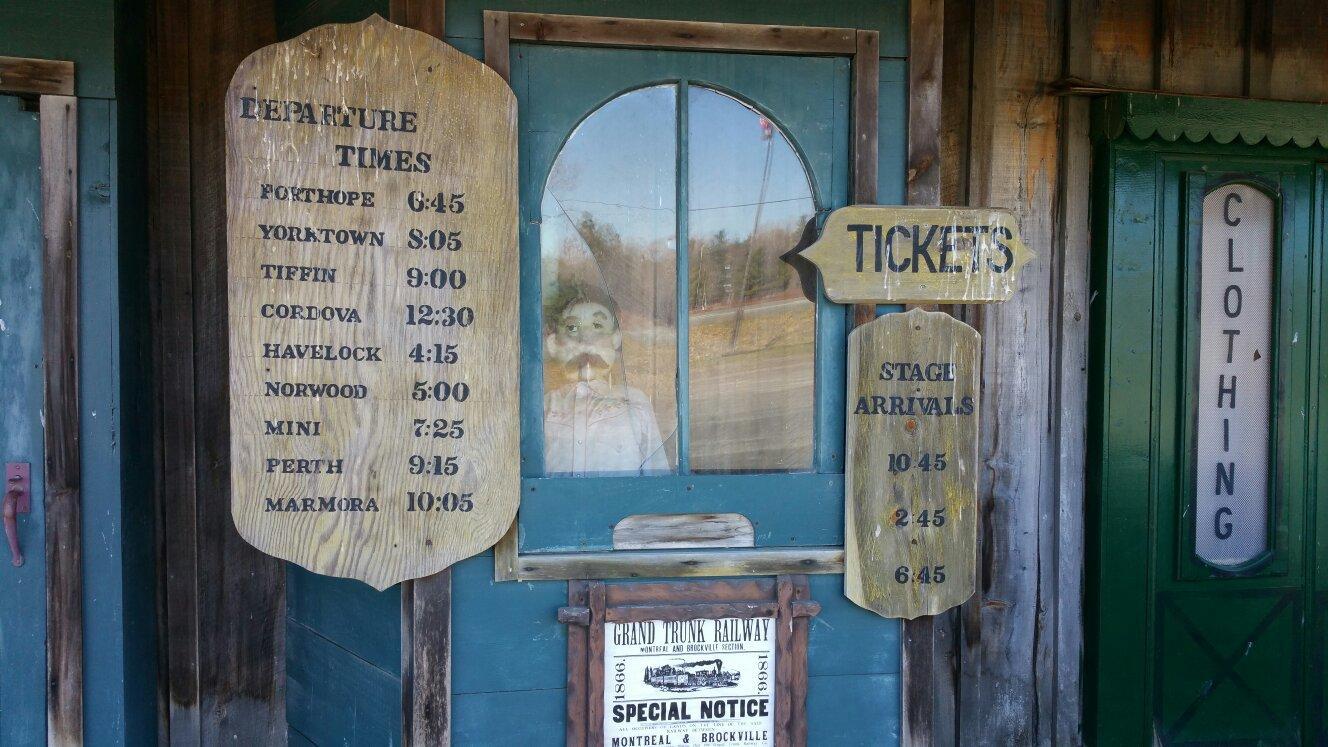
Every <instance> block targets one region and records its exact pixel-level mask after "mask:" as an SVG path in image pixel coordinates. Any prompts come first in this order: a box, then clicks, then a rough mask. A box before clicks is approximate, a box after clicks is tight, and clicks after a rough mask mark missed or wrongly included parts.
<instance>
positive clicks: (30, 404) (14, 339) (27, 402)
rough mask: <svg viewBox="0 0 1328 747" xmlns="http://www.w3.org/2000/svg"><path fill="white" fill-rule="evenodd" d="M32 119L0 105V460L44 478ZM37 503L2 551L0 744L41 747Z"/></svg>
mask: <svg viewBox="0 0 1328 747" xmlns="http://www.w3.org/2000/svg"><path fill="white" fill-rule="evenodd" d="M39 167H40V149H39V133H38V122H37V115H36V114H34V113H32V112H25V111H23V110H22V109H21V106H20V102H19V100H18V99H17V98H15V97H13V96H0V382H3V385H2V386H0V422H3V423H4V425H3V427H0V461H4V462H28V463H29V464H30V465H31V466H32V480H33V483H32V493H33V494H34V495H37V496H41V495H42V494H43V493H42V486H41V474H42V463H43V461H42V453H43V452H42V428H41V422H42V421H41V409H42V396H43V395H42V393H43V388H42V371H43V369H42V327H41V313H40V311H41V302H42V227H41V172H40V168H39ZM41 504H42V502H41V501H40V500H33V501H32V513H29V514H21V515H19V517H18V521H17V524H18V527H17V528H18V535H19V540H20V542H21V547H22V550H23V555H24V561H23V565H22V566H20V567H17V568H15V567H13V565H12V564H11V562H10V554H9V549H8V546H7V545H4V544H0V548H3V550H0V744H5V745H16V746H17V745H36V744H45V742H46V682H45V680H46V677H45V673H46V573H45V564H44V561H45V553H44V552H43V548H44V547H45V543H44V541H43V537H44V533H45V532H44V525H43V523H42V514H41V511H42V507H41ZM3 542H4V540H3V539H0V543H3Z"/></svg>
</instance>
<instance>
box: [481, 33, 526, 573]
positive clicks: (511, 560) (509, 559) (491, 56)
mask: <svg viewBox="0 0 1328 747" xmlns="http://www.w3.org/2000/svg"><path fill="white" fill-rule="evenodd" d="M484 64H486V65H488V66H489V67H491V68H493V70H494V71H495V72H497V73H498V74H499V75H501V76H503V80H505V81H508V83H511V78H512V60H511V42H510V38H509V36H508V22H507V13H505V12H502V11H495V10H486V11H484ZM519 522H520V515H519V514H518V517H517V518H516V519H513V520H512V527H511V528H510V529H508V530H507V534H505V535H503V538H502V539H500V540H498V544H496V545H494V546H493V580H494V581H515V580H516V578H517V573H516V558H517V553H518V552H519V549H520V548H519V545H518V542H519V539H520V534H519V531H520V530H519Z"/></svg>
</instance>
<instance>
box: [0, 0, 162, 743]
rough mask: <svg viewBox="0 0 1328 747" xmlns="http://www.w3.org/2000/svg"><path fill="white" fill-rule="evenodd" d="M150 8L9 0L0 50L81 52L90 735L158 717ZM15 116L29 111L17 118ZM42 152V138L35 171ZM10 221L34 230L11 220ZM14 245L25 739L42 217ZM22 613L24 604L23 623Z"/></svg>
mask: <svg viewBox="0 0 1328 747" xmlns="http://www.w3.org/2000/svg"><path fill="white" fill-rule="evenodd" d="M142 10H143V9H142V8H141V7H138V5H137V4H134V3H118V2H115V1H114V0H54V1H51V0H8V1H7V2H5V3H3V4H0V29H4V33H2V34H0V55H6V56H18V57H37V58H44V59H65V60H73V61H74V64H75V80H76V87H75V88H76V93H77V95H78V96H79V112H78V124H79V127H78V155H79V161H78V172H79V183H78V202H79V251H80V268H79V273H80V277H79V294H80V302H81V305H80V309H79V344H80V356H81V378H80V382H79V395H80V403H79V405H80V410H81V433H80V451H81V459H82V474H83V485H82V551H83V615H84V624H83V631H84V633H83V634H84V641H83V655H84V695H83V698H84V723H85V724H86V727H87V728H86V729H85V743H86V744H88V745H124V744H147V743H151V742H152V741H154V740H155V739H156V732H157V713H156V711H157V694H156V679H157V674H156V618H155V603H156V588H155V575H154V569H153V553H154V541H153V515H154V507H153V497H152V487H151V486H152V478H153V471H152V469H153V468H152V431H151V418H152V407H153V402H152V397H151V363H150V353H149V351H150V347H149V342H148V321H149V317H148V307H147V303H148V300H147V299H148V293H147V238H146V237H147V219H146V207H145V205H146V168H147V166H146V160H145V147H146V139H145V129H146V128H145V127H144V126H143V124H142V123H143V121H144V117H145V111H144V108H143V99H144V96H145V83H144V76H145V74H146V70H145V68H144V67H143V65H144V62H143V57H142V55H143V51H142V49H143V35H144V34H145V33H146V27H145V26H144V25H143V20H142V15H141V14H142ZM0 98H4V102H3V105H4V111H5V117H6V121H7V124H6V126H5V130H6V135H7V136H9V137H26V135H25V133H26V132H27V130H28V129H29V128H30V129H31V131H32V137H33V138H35V136H36V135H35V133H36V126H37V124H36V119H37V118H36V115H35V114H26V113H18V114H15V112H16V105H15V104H14V100H13V99H10V98H7V97H0ZM11 110H13V111H11ZM12 116H17V117H19V118H21V119H23V120H24V121H23V122H21V123H19V124H15V125H14V127H13V128H12V130H11V126H10V124H9V120H10V119H11V117H12ZM9 144H10V143H6V144H5V145H0V158H5V159H26V158H28V157H29V155H28V154H27V153H26V150H25V149H24V148H10V147H8V145H9ZM36 158H37V156H36V151H35V150H34V151H33V152H32V154H31V159H32V169H33V170H32V173H33V174H36V166H37V161H36ZM16 195H21V197H22V199H23V200H24V201H25V203H26V207H25V209H26V210H27V211H28V212H29V214H31V215H33V216H34V219H35V217H36V215H37V214H38V213H40V210H41V193H40V188H39V187H37V188H35V191H31V190H30V189H29V188H28V187H26V186H22V185H17V184H15V183H12V182H9V181H8V180H7V179H0V200H7V199H13V198H14V197H15V196H16ZM0 222H8V221H0ZM9 230H11V231H14V230H19V231H22V230H26V229H24V228H22V227H19V226H17V225H11V226H10V227H9ZM0 233H4V230H3V229H0ZM2 246H3V250H2V251H3V252H4V254H3V255H2V256H3V260H0V262H2V263H3V269H2V270H0V274H3V276H4V278H3V281H0V282H3V283H5V284H6V286H5V287H3V288H0V320H3V324H0V340H2V341H3V346H2V347H0V349H4V348H8V347H9V346H11V345H12V344H13V343H14V342H15V341H16V340H18V339H19V338H22V342H21V343H20V346H21V347H22V348H23V349H24V350H25V351H27V350H35V351H36V355H37V358H36V359H35V360H36V363H35V365H34V363H33V361H31V360H26V359H24V358H23V356H18V357H11V356H10V355H9V354H8V353H5V354H0V376H3V380H4V381H5V382H7V384H8V382H13V381H16V380H17V381H21V382H27V384H25V385H24V386H23V387H22V388H20V389H17V390H12V389H11V390H9V391H11V392H12V393H13V394H14V395H16V396H18V397H19V398H20V399H21V401H22V404H18V405H15V406H16V407H17V409H16V410H12V411H11V410H10V404H7V405H6V407H5V411H4V412H3V418H4V421H5V423H6V425H5V432H6V434H11V433H12V434H14V435H13V436H9V435H7V436H6V440H5V443H6V444H7V445H6V447H5V453H3V454H0V457H3V458H4V460H22V461H30V462H31V463H32V469H33V476H34V482H33V488H34V513H33V515H32V518H31V519H28V520H29V521H30V522H31V528H32V529H33V530H34V531H30V532H28V533H27V534H26V535H25V536H26V537H27V540H26V544H27V548H26V550H27V552H26V556H27V565H25V568H24V571H25V572H28V571H31V572H33V573H34V574H35V575H34V576H32V577H30V578H29V579H28V584H27V586H25V588H24V591H23V594H22V595H21V596H18V595H9V594H5V595H4V597H3V602H0V647H8V646H15V647H18V646H25V645H28V644H26V643H23V641H24V638H25V636H26V635H28V633H24V632H23V631H29V633H31V632H32V631H36V633H35V634H36V635H37V636H38V637H37V638H36V642H35V643H36V646H35V648H34V649H33V650H34V651H36V652H37V653H38V654H39V655H38V657H37V658H36V659H35V660H34V664H33V666H32V667H31V668H29V669H26V670H24V671H22V672H4V673H0V743H3V744H6V745H8V744H15V745H20V744H29V743H32V741H31V740H29V739H26V738H13V739H11V738H10V737H13V736H14V735H13V734H11V733H9V732H7V731H6V727H5V726H4V724H6V723H13V719H14V718H15V714H16V704H17V703H18V702H19V700H18V699H20V698H22V699H26V700H25V701H24V702H25V703H27V706H26V707H29V710H30V711H31V709H32V708H35V709H36V711H35V713H37V715H38V722H37V723H38V724H39V727H40V729H39V731H38V732H36V737H37V738H36V741H38V742H40V741H44V734H45V712H44V707H43V706H42V705H41V704H42V702H43V701H44V693H45V688H44V685H43V680H44V672H45V657H44V625H45V617H44V609H45V589H44V579H43V577H42V576H43V574H42V572H41V571H42V569H41V565H42V552H41V544H40V537H41V532H40V529H41V524H40V523H39V521H40V519H39V517H40V511H41V509H40V502H41V501H40V499H41V496H42V486H41V480H40V475H41V471H42V454H41V448H40V443H41V418H40V415H39V411H40V408H41V403H42V386H41V378H42V369H41V367H40V356H41V344H42V341H41V276H40V273H41V252H42V245H41V234H40V228H39V227H38V229H37V233H36V234H35V235H33V236H27V235H22V236H19V235H9V236H4V237H3V244H2ZM25 267H26V268H27V269H24V268H25ZM12 283H22V284H23V287H24V288H25V289H26V290H24V291H23V292H22V293H18V292H14V291H13V290H11V289H10V288H9V287H8V285H9V284H12ZM33 346H35V347H33ZM23 355H24V356H26V355H27V353H24V354H23ZM29 384H30V385H29ZM7 389H9V388H8V387H7ZM13 402H17V400H14V401H13ZM11 404H13V403H12V402H11ZM31 433H35V434H36V436H35V437H36V439H37V440H36V444H37V447H36V449H35V450H34V449H31V448H18V447H17V444H16V443H11V441H12V439H14V438H18V439H20V440H22V439H25V438H27V437H28V435H30V434H31ZM25 434H28V435H25ZM34 532H35V533H34ZM7 565H8V564H7V563H6V566H7ZM6 575H8V569H7V568H6ZM2 583H3V582H0V584H2ZM9 614H14V615H18V616H21V617H22V618H23V619H22V622H21V623H16V622H14V621H13V620H12V619H10V617H9ZM11 677H17V678H25V679H24V680H23V684H22V685H21V688H22V693H26V694H20V690H19V687H20V686H19V685H15V683H14V681H13V680H11V679H10V678H11ZM33 699H35V700H33ZM34 703H35V705H33V704H34Z"/></svg>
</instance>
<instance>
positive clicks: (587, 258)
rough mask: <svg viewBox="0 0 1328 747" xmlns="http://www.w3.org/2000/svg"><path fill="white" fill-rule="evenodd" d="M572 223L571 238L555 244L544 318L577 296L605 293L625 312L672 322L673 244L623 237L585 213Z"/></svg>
mask: <svg viewBox="0 0 1328 747" xmlns="http://www.w3.org/2000/svg"><path fill="white" fill-rule="evenodd" d="M575 227H576V234H577V235H576V237H575V238H570V237H569V238H567V239H564V241H563V242H562V244H561V246H559V251H558V257H557V269H556V270H555V272H556V275H555V278H554V281H555V282H554V288H555V290H554V291H553V292H552V293H550V294H547V295H546V297H545V299H544V311H545V315H546V318H547V316H548V314H550V313H552V312H554V311H556V310H557V309H561V308H562V307H563V306H564V305H566V303H567V302H568V301H569V300H571V299H572V298H573V297H576V296H578V295H579V296H583V297H587V298H595V299H599V298H600V297H602V296H608V297H609V298H610V299H611V300H612V302H613V305H614V307H615V308H616V310H617V311H618V313H619V314H620V315H622V316H624V317H627V318H632V319H643V320H649V321H652V322H655V323H659V324H664V325H667V326H672V324H673V323H674V315H675V314H676V309H677V300H676V297H675V295H674V293H673V289H672V283H673V276H674V275H673V273H674V265H675V263H676V259H675V258H674V255H673V251H672V249H671V248H670V247H667V246H662V245H661V242H650V243H645V242H639V241H635V242H633V241H625V240H624V239H623V238H622V236H621V234H619V233H618V229H617V228H615V227H614V226H613V225H612V224H611V223H607V222H603V221H598V220H596V219H595V217H594V216H593V215H591V214H590V213H581V214H580V216H579V218H578V220H577V221H576V222H575ZM661 283H665V284H666V285H667V287H664V288H661V287H660V285H661ZM660 291H664V292H660Z"/></svg>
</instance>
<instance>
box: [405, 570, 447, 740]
mask: <svg viewBox="0 0 1328 747" xmlns="http://www.w3.org/2000/svg"><path fill="white" fill-rule="evenodd" d="M410 585H411V586H412V587H413V589H412V594H411V597H412V605H411V607H412V608H411V615H412V624H411V631H412V635H411V639H410V640H411V642H412V643H411V649H412V651H413V656H412V663H411V672H412V677H411V684H410V692H411V701H412V706H411V714H412V716H411V721H410V722H409V724H405V725H403V726H408V727H409V728H408V730H406V731H405V733H406V734H409V735H410V737H409V738H410V739H411V744H417V745H441V746H443V747H445V746H446V745H449V744H451V743H452V569H450V568H449V569H447V570H445V571H443V572H442V573H436V574H434V575H432V576H428V577H426V578H420V579H416V580H415V581H413V582H411V584H410ZM402 594H403V595H404V594H405V590H404V589H403V590H402ZM403 604H404V602H403ZM402 687H403V689H404V688H405V687H406V683H405V679H404V677H403V679H402Z"/></svg>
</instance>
